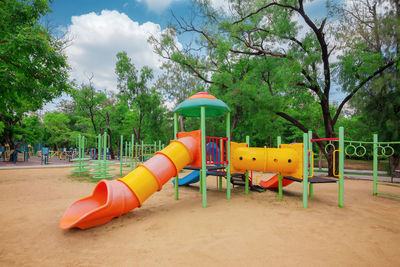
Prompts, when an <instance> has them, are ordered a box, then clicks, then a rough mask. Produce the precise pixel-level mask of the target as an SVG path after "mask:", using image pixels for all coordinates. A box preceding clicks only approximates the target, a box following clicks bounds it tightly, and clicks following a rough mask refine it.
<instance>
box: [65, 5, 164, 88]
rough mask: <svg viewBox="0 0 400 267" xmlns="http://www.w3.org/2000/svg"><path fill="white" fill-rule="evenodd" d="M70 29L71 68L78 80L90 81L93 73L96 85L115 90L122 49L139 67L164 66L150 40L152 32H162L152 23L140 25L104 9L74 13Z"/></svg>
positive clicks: (69, 51)
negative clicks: (116, 70) (87, 12)
mask: <svg viewBox="0 0 400 267" xmlns="http://www.w3.org/2000/svg"><path fill="white" fill-rule="evenodd" d="M68 32H69V35H70V37H71V38H72V43H71V45H70V46H69V47H68V48H67V49H66V55H67V56H68V63H69V64H70V66H71V67H72V71H71V78H73V79H76V80H77V81H78V82H79V83H80V82H87V77H88V76H90V75H91V74H93V75H94V78H93V83H94V85H95V86H96V87H97V88H99V89H105V88H106V89H108V90H113V91H115V90H116V88H117V77H116V74H115V71H114V69H115V63H116V54H117V53H118V52H121V51H126V52H127V54H128V56H129V57H130V58H132V61H133V63H134V64H135V66H136V67H137V68H141V67H143V66H149V67H150V68H153V69H155V72H158V71H159V68H160V66H161V59H160V58H159V56H157V55H156V54H155V53H153V48H152V47H151V45H150V44H149V43H148V42H147V40H148V38H149V36H150V35H154V36H159V35H160V34H161V32H162V30H161V28H160V25H158V24H155V23H153V22H146V23H143V24H139V23H138V22H135V21H132V20H131V19H130V18H129V17H128V16H127V15H125V14H124V13H119V12H118V11H108V10H103V11H102V12H101V13H100V14H96V13H93V12H92V13H89V14H84V15H81V16H73V17H72V24H71V25H70V26H69V27H68Z"/></svg>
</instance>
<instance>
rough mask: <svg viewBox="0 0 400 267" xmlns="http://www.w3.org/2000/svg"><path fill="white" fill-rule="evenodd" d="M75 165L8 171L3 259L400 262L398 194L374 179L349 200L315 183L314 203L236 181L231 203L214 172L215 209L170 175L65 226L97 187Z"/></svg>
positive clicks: (3, 177)
mask: <svg viewBox="0 0 400 267" xmlns="http://www.w3.org/2000/svg"><path fill="white" fill-rule="evenodd" d="M70 171H71V168H46V169H17V170H0V210H1V212H2V214H1V216H0V240H1V243H0V266H222V265H226V266H253V265H256V264H258V265H262V266H400V246H399V245H400V212H399V207H400V199H395V198H390V197H384V196H379V197H373V196H372V182H370V181H358V180H346V181H345V195H344V197H345V207H344V208H338V207H337V194H338V193H337V185H333V184H320V185H315V187H314V197H313V199H311V200H310V201H309V208H308V209H303V208H302V201H301V184H299V183H294V184H292V185H290V186H288V187H286V188H285V189H284V199H283V200H279V199H277V193H276V192H274V191H267V192H264V193H257V192H251V193H250V194H249V195H248V196H246V195H245V194H244V188H242V187H235V188H234V189H233V191H232V199H231V200H230V201H228V200H226V194H225V191H223V192H222V191H217V189H216V179H215V178H214V177H209V178H208V208H202V207H201V195H200V194H199V193H198V186H197V185H194V186H190V187H183V188H181V189H180V200H179V201H176V200H174V191H173V185H172V183H167V184H166V185H165V186H164V188H163V190H162V191H160V192H158V193H156V194H155V195H154V196H152V197H150V198H149V199H148V200H147V201H146V202H145V203H144V205H143V207H142V208H139V209H136V210H133V211H131V212H129V213H127V214H125V215H123V216H121V217H120V218H116V219H114V220H112V221H111V222H109V223H108V224H105V225H102V226H99V227H95V228H91V229H87V230H79V229H72V230H68V231H64V230H61V229H60V228H59V226H58V223H59V221H60V218H61V217H62V215H63V213H64V211H65V210H66V208H67V207H68V206H69V205H70V204H72V203H73V202H74V201H76V200H78V199H80V198H82V197H84V196H87V195H90V194H91V192H92V190H93V188H94V186H95V184H94V183H90V182H88V181H85V179H83V181H78V180H79V179H77V178H71V177H68V176H69V174H70ZM396 189H397V190H398V188H385V189H382V191H385V192H389V193H390V192H391V193H396ZM397 193H398V191H397Z"/></svg>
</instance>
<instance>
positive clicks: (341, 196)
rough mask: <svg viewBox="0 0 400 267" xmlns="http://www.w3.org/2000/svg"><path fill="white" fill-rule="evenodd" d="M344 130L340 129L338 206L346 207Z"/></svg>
mask: <svg viewBox="0 0 400 267" xmlns="http://www.w3.org/2000/svg"><path fill="white" fill-rule="evenodd" d="M343 176H344V128H343V127H339V201H338V206H339V207H341V208H343V205H344V191H343V190H344V188H343V187H344V180H343V179H344V177H343Z"/></svg>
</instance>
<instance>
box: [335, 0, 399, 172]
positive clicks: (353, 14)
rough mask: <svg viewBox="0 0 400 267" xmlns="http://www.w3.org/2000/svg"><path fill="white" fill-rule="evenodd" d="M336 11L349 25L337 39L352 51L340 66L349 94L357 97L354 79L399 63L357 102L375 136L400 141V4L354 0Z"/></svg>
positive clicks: (394, 161)
mask: <svg viewBox="0 0 400 267" xmlns="http://www.w3.org/2000/svg"><path fill="white" fill-rule="evenodd" d="M332 10H333V11H334V14H337V15H338V16H339V17H340V19H341V20H343V21H346V25H348V27H346V28H345V27H342V26H338V27H337V32H338V34H337V36H336V37H337V38H338V39H339V40H340V41H341V43H342V44H343V45H344V46H345V47H346V48H348V49H347V50H345V53H344V54H343V55H342V56H340V59H341V60H340V64H339V66H338V67H339V76H340V78H341V80H340V81H341V83H342V84H343V88H344V90H345V91H347V92H350V94H352V93H353V92H354V89H353V88H354V86H353V85H352V84H353V83H354V82H353V81H354V80H355V79H360V77H366V76H367V75H368V74H369V73H370V72H371V70H374V69H377V67H379V66H380V65H381V64H382V63H381V62H391V61H394V62H395V64H393V65H391V66H389V67H388V68H387V69H385V71H382V72H380V73H379V74H378V75H377V77H376V79H374V80H372V79H371V80H368V81H367V82H366V83H365V85H364V86H363V90H361V91H360V92H359V93H358V94H356V95H354V97H353V98H352V99H351V104H352V105H353V106H354V107H356V108H357V110H358V115H359V116H361V117H362V118H363V119H362V122H363V123H364V124H365V125H367V127H368V128H369V129H370V131H369V132H376V133H378V134H379V138H380V140H387V141H390V140H400V125H399V123H398V122H399V121H400V80H399V78H400V69H399V64H398V62H399V54H400V47H399V44H400V5H399V1H396V0H391V1H378V0H368V1H367V0H352V1H349V2H348V3H347V6H345V7H343V6H340V5H339V6H337V5H335V6H333V7H332ZM359 66H361V67H359ZM399 148H400V147H398V146H397V147H396V149H395V151H397V152H396V153H395V154H394V155H393V156H392V157H390V158H389V163H390V169H391V170H392V171H393V170H394V169H397V168H399V167H400V152H398V151H399Z"/></svg>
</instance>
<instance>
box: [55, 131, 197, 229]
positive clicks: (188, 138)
mask: <svg viewBox="0 0 400 267" xmlns="http://www.w3.org/2000/svg"><path fill="white" fill-rule="evenodd" d="M199 136H200V134H199V131H194V132H191V133H186V135H185V137H182V138H179V139H178V140H173V141H171V142H170V144H169V145H168V146H167V147H165V148H164V149H163V150H161V151H159V152H157V153H156V154H155V155H154V157H152V158H151V159H149V160H148V161H146V162H145V163H144V164H140V165H139V166H138V167H137V168H136V169H135V170H133V171H132V172H130V173H129V174H128V175H126V176H125V177H123V178H121V179H118V180H113V181H106V180H104V181H101V182H99V183H98V184H97V185H96V187H95V189H94V191H93V193H92V195H91V196H89V197H85V198H82V199H80V200H78V201H76V202H75V203H73V204H72V205H71V206H70V207H69V208H68V209H67V210H66V211H65V213H64V215H63V217H62V219H61V221H60V227H61V228H62V229H70V228H73V227H78V228H81V229H86V228H89V227H93V226H97V225H101V224H104V223H106V222H108V221H110V220H111V219H112V218H115V217H118V216H121V215H122V214H124V213H127V212H129V211H130V210H132V209H134V208H136V207H140V206H141V205H142V203H143V202H144V201H145V200H146V199H147V198H149V197H150V196H151V195H152V194H153V193H154V192H156V191H159V190H161V188H162V186H163V185H164V184H165V183H166V182H167V181H168V180H169V179H171V178H172V177H174V176H176V175H177V174H178V172H179V171H180V170H181V169H182V168H183V167H185V166H186V165H190V164H191V163H192V162H194V161H196V159H197V158H198V157H199V155H200V151H199V147H200V145H199V142H200V138H199Z"/></svg>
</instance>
